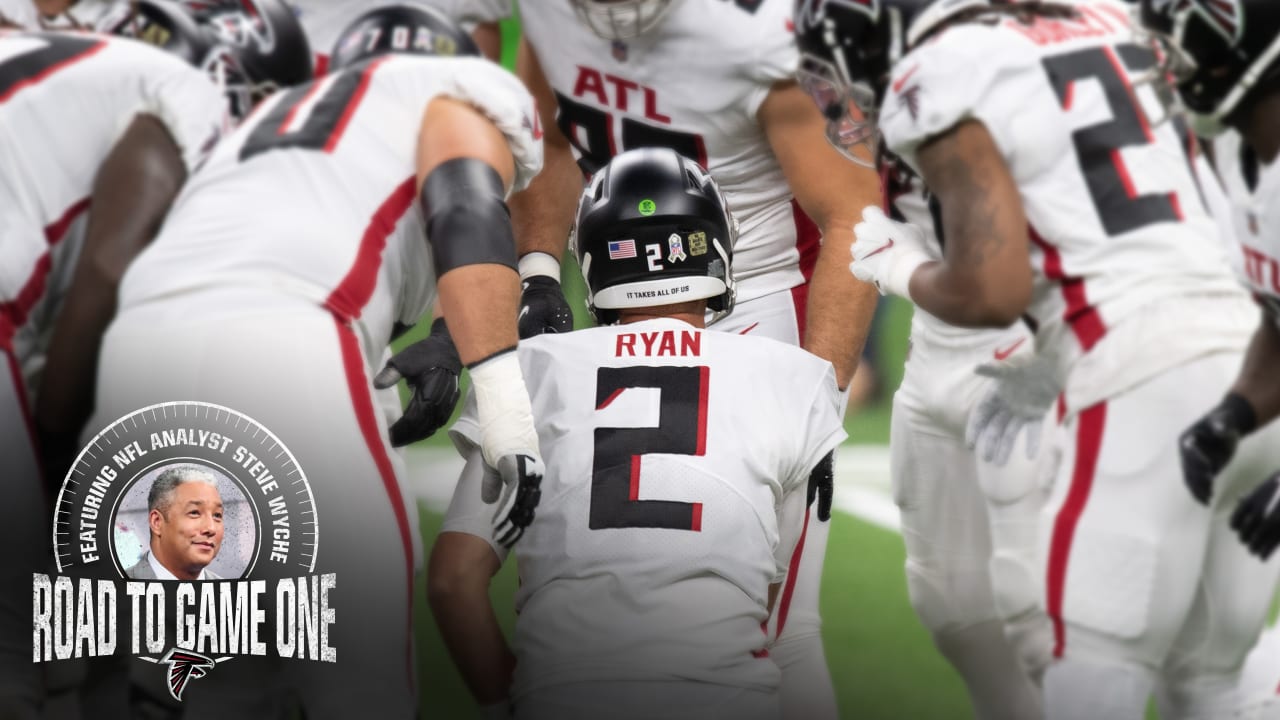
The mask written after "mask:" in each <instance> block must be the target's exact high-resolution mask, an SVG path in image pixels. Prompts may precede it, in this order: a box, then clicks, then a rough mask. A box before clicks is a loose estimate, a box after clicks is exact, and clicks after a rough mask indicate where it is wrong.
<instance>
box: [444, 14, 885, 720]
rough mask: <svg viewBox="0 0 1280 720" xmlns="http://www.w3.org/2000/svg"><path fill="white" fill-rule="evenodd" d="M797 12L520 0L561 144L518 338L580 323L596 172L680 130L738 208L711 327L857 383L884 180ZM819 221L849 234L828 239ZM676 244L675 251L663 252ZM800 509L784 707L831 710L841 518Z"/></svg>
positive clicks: (533, 67) (551, 132)
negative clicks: (727, 313)
mask: <svg viewBox="0 0 1280 720" xmlns="http://www.w3.org/2000/svg"><path fill="white" fill-rule="evenodd" d="M789 11H790V5H789V3H788V2H787V0H765V1H764V2H761V3H723V2H712V3H706V2H686V1H685V0H675V1H673V2H665V1H664V0H631V1H628V2H603V1H599V0H577V1H575V2H571V3H564V2H545V1H534V0H529V1H526V2H524V3H523V4H522V5H521V20H522V23H523V31H524V36H523V38H522V44H521V47H520V51H519V56H518V59H517V72H518V73H519V74H520V76H521V78H522V79H524V81H525V83H526V84H527V85H528V86H529V88H530V89H531V91H532V92H533V94H534V97H535V98H537V100H538V108H539V113H540V115H541V119H542V124H541V130H542V131H544V132H545V133H546V139H545V142H546V149H547V156H546V167H545V170H544V172H543V173H542V175H540V176H539V178H538V179H537V180H536V181H535V182H534V183H533V184H532V185H531V186H530V188H529V190H528V191H527V192H525V193H521V194H520V195H517V196H515V197H513V198H512V206H511V209H512V219H513V224H514V225H515V229H516V238H517V240H518V242H519V246H520V252H521V258H520V276H521V280H522V281H523V284H524V295H523V298H522V303H521V308H520V332H521V336H522V337H530V336H532V335H536V334H539V333H542V332H565V331H567V330H570V329H572V327H573V322H572V313H571V312H570V311H569V308H568V304H567V303H566V301H565V299H564V297H563V294H562V293H561V291H560V287H559V279H560V265H559V258H560V256H561V254H562V252H563V250H564V247H565V241H566V238H567V237H568V232H569V227H570V226H571V224H572V221H573V210H574V207H575V203H576V201H577V197H578V195H579V193H580V191H581V188H582V182H583V176H582V174H583V173H586V174H588V175H590V174H592V173H594V172H596V171H598V170H599V169H600V168H601V167H603V166H604V164H605V163H607V162H608V161H609V159H610V158H611V157H612V156H613V155H614V154H615V153H616V152H619V151H623V150H628V149H633V148H639V147H666V148H669V149H673V150H675V151H677V152H679V153H681V154H682V155H684V156H685V157H688V158H690V159H694V160H696V161H698V162H699V163H701V164H703V165H705V166H706V167H707V168H708V169H709V171H710V172H711V173H712V174H713V175H714V176H715V177H717V178H718V180H719V181H720V182H721V184H722V187H723V188H724V192H725V196H726V197H727V198H728V201H729V205H730V207H731V208H732V209H733V211H734V213H735V215H736V216H737V217H738V219H739V221H740V222H741V224H742V232H741V236H740V241H739V246H738V279H739V286H738V293H739V302H738V308H737V311H736V312H735V313H734V315H733V317H732V318H730V319H728V320H726V321H725V322H723V323H721V324H718V325H716V327H715V329H716V330H722V331H725V332H735V333H750V334H753V335H763V336H765V337H771V338H774V339H778V340H782V341H784V342H789V343H792V344H796V345H800V344H803V347H805V348H806V349H808V350H810V351H812V352H814V353H815V354H817V355H818V356H820V357H823V358H825V359H827V360H829V361H831V362H832V363H833V364H834V365H835V367H836V375H837V378H838V380H839V382H840V385H841V387H842V388H844V387H847V386H848V384H849V382H850V379H851V378H852V376H853V373H854V370H855V367H856V364H857V358H858V354H859V351H860V350H861V348H862V345H863V340H864V338H865V336H866V333H867V330H868V326H869V324H870V320H871V315H872V312H873V310H874V307H875V301H876V297H875V293H874V291H873V290H872V289H871V288H869V287H867V286H865V285H863V284H861V283H859V282H857V281H855V280H854V279H853V278H851V277H850V276H849V275H848V273H847V271H846V270H845V264H846V263H847V260H846V259H845V254H844V251H843V248H844V247H846V246H847V245H848V243H849V242H850V241H851V240H852V236H851V232H850V229H851V228H852V226H853V223H854V222H855V221H856V218H857V216H858V213H859V212H860V211H861V210H862V208H863V207H865V206H867V205H872V204H875V203H876V202H877V201H878V197H879V193H878V190H877V188H878V181H877V178H876V177H875V175H874V173H872V172H871V171H870V170H868V169H865V168H859V167H857V166H854V165H851V164H849V163H845V162H843V161H842V158H840V156H839V154H838V153H836V152H835V151H834V150H832V149H831V148H830V147H828V146H827V144H826V143H825V142H824V141H823V136H822V128H823V121H822V117H821V115H819V114H818V113H817V111H816V110H815V109H814V108H813V107H812V105H811V104H810V103H809V101H808V100H807V99H806V97H805V94H804V92H803V91H801V90H800V88H799V87H798V86H797V85H796V83H795V81H794V77H793V73H794V71H795V68H796V63H797V58H798V56H797V53H796V49H795V40H794V37H793V36H792V33H791V32H790V30H789V28H788V21H789ZM575 156H576V158H577V160H576V163H575ZM823 238H825V242H826V243H827V244H828V245H831V246H833V247H837V248H839V250H838V251H837V252H821V253H820V244H821V243H822V242H824V240H823ZM678 261H679V254H678V253H674V252H669V253H668V255H667V256H654V257H653V258H651V259H650V260H649V262H652V263H653V264H654V267H655V268H659V267H663V266H665V265H667V264H672V263H675V262H678ZM811 278H812V283H813V286H814V288H816V289H814V290H813V291H812V292H810V290H809V288H810V279H811ZM435 339H436V340H439V338H435ZM440 345H443V343H440ZM426 354H428V352H427V351H426V350H425V349H424V350H423V352H421V355H426ZM419 362H420V364H426V360H423V359H420V360H419ZM801 524H802V534H801V537H802V540H801V542H800V543H799V544H798V545H797V550H796V556H795V557H794V558H793V562H792V563H791V564H790V572H789V574H788V579H787V581H786V583H785V584H784V587H783V590H782V594H781V597H780V599H779V605H778V607H779V611H778V613H776V614H775V615H774V616H773V620H771V623H772V625H771V628H770V635H771V637H777V638H778V641H777V643H775V644H774V645H773V646H772V648H771V653H772V657H773V658H774V660H775V661H777V663H778V664H779V665H780V666H781V667H782V669H783V673H784V677H785V680H784V686H783V688H784V689H783V702H784V707H785V708H786V711H787V713H788V714H790V715H793V716H795V717H809V718H830V717H834V716H835V714H836V707H835V696H834V692H833V690H832V687H831V682H830V675H829V673H828V672H827V669H826V660H825V657H824V653H823V648H822V636H821V618H820V616H819V612H818V585H819V581H820V579H821V575H822V566H823V559H824V555H825V552H826V539H827V535H828V533H829V526H828V524H827V523H825V522H816V521H815V522H810V519H809V516H808V515H805V517H804V518H803V519H802V520H801Z"/></svg>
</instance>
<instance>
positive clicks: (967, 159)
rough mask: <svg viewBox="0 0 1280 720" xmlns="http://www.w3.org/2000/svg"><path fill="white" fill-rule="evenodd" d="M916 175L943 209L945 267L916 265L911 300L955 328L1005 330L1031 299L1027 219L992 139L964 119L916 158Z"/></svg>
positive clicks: (928, 145)
mask: <svg viewBox="0 0 1280 720" xmlns="http://www.w3.org/2000/svg"><path fill="white" fill-rule="evenodd" d="M917 157H918V160H919V165H920V171H921V175H923V177H924V180H925V183H926V184H927V185H928V187H929V189H930V190H931V191H932V192H933V193H934V194H935V195H936V196H937V198H938V202H939V203H940V204H941V205H942V225H943V232H944V237H945V238H946V243H945V245H944V259H943V261H942V262H930V263H925V264H924V265H921V266H920V268H919V270H917V271H916V273H915V274H914V275H913V276H912V277H911V299H912V300H913V301H914V302H915V304H916V305H918V306H920V307H921V308H922V309H924V310H925V311H926V312H928V313H929V314H930V315H933V316H934V317H937V318H939V319H941V320H944V321H946V322H948V323H951V324H952V325H960V326H965V327H1006V326H1008V325H1011V324H1013V323H1014V322H1016V321H1017V320H1018V318H1019V317H1020V316H1021V315H1022V313H1023V312H1024V311H1025V310H1026V309H1027V305H1028V304H1029V303H1030V302H1031V263H1030V260H1029V258H1028V247H1027V246H1028V239H1027V218H1026V216H1025V215H1024V214H1023V211H1022V201H1021V198H1020V197H1019V195H1018V188H1017V186H1016V185H1015V184H1014V181H1013V177H1012V176H1011V175H1010V174H1009V168H1008V167H1007V166H1006V165H1005V163H1004V159H1003V158H1002V157H1001V156H1000V152H999V150H998V149H997V148H996V146H995V142H994V141H993V140H992V139H991V134H990V133H988V132H987V129H986V127H985V126H984V125H982V124H981V123H979V122H976V121H967V122H963V123H961V124H959V125H957V126H956V127H954V128H952V129H951V130H950V131H948V132H947V133H946V134H945V135H940V136H938V137H937V138H934V139H933V140H930V141H929V142H928V143H927V144H926V145H924V146H923V147H922V148H920V151H919V153H918V154H917Z"/></svg>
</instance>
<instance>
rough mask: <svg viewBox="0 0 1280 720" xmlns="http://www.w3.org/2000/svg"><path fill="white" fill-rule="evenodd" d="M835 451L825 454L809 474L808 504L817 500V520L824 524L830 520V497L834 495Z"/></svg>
mask: <svg viewBox="0 0 1280 720" xmlns="http://www.w3.org/2000/svg"><path fill="white" fill-rule="evenodd" d="M834 463H835V451H834V450H832V451H831V452H829V453H827V456H826V457H824V458H822V459H821V460H819V461H818V464H817V465H814V466H813V471H812V472H810V473H809V501H808V502H809V504H810V505H812V504H813V499H814V498H815V497H816V498H818V519H819V520H821V521H822V522H826V521H828V520H830V519H831V496H832V495H833V494H834V493H835V469H834Z"/></svg>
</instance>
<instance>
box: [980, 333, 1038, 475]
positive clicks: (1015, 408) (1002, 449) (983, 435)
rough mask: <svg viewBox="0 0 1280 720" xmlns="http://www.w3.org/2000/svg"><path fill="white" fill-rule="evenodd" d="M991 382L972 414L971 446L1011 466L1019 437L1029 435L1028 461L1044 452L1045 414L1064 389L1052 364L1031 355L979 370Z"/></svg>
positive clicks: (996, 462) (991, 460) (985, 456)
mask: <svg viewBox="0 0 1280 720" xmlns="http://www.w3.org/2000/svg"><path fill="white" fill-rule="evenodd" d="M974 372H975V373H977V374H978V375H981V376H982V377H986V378H991V379H992V380H994V381H995V382H993V383H991V386H990V388H988V390H987V392H986V394H985V395H984V396H983V398H982V400H980V401H979V402H978V406H977V407H975V408H974V409H973V411H972V412H970V413H969V422H968V423H967V424H966V427H965V431H964V442H965V445H966V446H967V447H968V448H969V449H970V450H973V451H975V452H977V453H978V454H979V456H980V457H981V458H982V459H983V460H985V461H987V462H989V463H992V464H994V465H996V466H999V467H1003V466H1004V464H1005V463H1007V462H1009V454H1010V453H1012V452H1013V445H1014V443H1015V442H1016V441H1017V440H1018V434H1019V433H1021V432H1023V430H1025V431H1026V433H1027V445H1026V447H1027V459H1028V460H1031V459H1034V458H1035V456H1036V453H1037V452H1038V451H1039V449H1040V431H1041V428H1042V427H1043V425H1044V416H1045V414H1046V413H1048V412H1049V407H1050V406H1051V405H1053V401H1054V398H1056V397H1057V396H1058V393H1059V392H1060V391H1061V388H1060V387H1059V386H1058V381H1057V377H1056V374H1055V373H1054V368H1053V366H1052V363H1050V362H1049V361H1048V360H1046V359H1044V358H1043V357H1041V356H1040V355H1037V354H1035V353H1025V354H1022V355H1015V356H1014V357H1012V358H1010V359H1008V360H1005V361H1004V362H1000V363H988V364H983V365H979V366H978V367H976V368H974Z"/></svg>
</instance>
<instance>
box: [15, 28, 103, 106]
mask: <svg viewBox="0 0 1280 720" xmlns="http://www.w3.org/2000/svg"><path fill="white" fill-rule="evenodd" d="M106 46H107V41H106V40H103V41H102V42H99V43H98V44H97V45H94V46H93V47H91V48H89V49H87V50H85V51H84V52H82V53H80V54H79V55H73V56H71V57H69V58H67V59H66V60H63V61H62V62H60V63H55V64H53V65H50V66H49V67H47V68H45V69H43V70H41V71H40V72H38V73H36V74H35V75H32V76H31V77H29V78H23V79H22V80H19V81H18V82H16V83H14V84H13V85H12V86H10V87H9V89H8V90H6V91H5V92H4V94H3V95H0V103H5V102H8V101H9V99H10V98H12V97H13V96H14V95H16V94H17V93H19V92H21V91H22V89H23V88H29V87H31V86H33V85H39V84H40V83H41V82H43V81H44V80H45V78H48V77H49V76H50V75H52V74H54V73H56V72H58V71H59V70H65V69H67V68H68V67H70V66H71V65H74V64H76V63H78V62H80V61H81V60H84V59H85V58H87V57H90V56H92V55H96V54H97V53H100V52H102V50H103V48H105V47H106Z"/></svg>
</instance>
